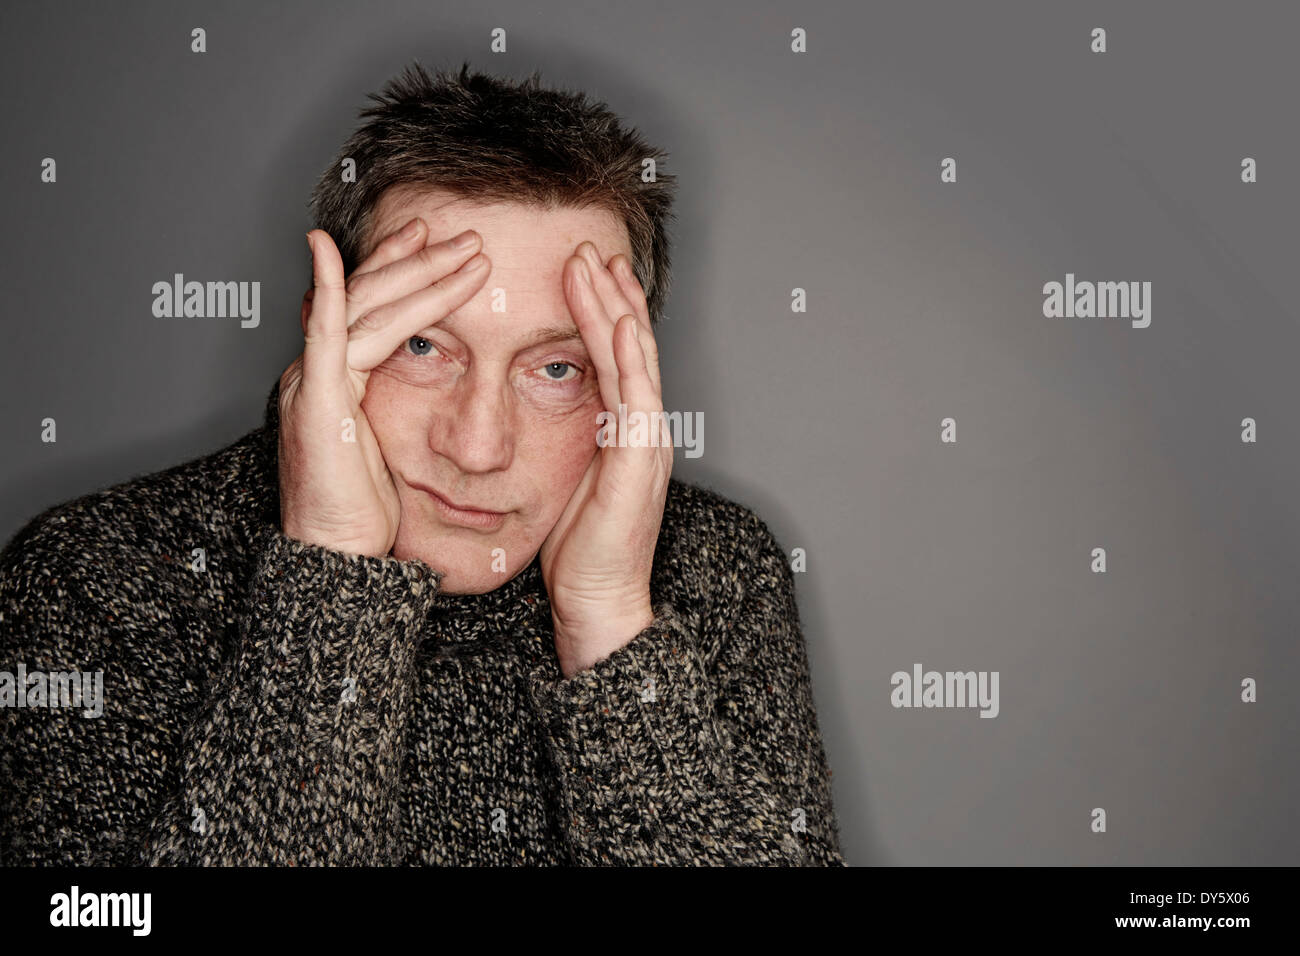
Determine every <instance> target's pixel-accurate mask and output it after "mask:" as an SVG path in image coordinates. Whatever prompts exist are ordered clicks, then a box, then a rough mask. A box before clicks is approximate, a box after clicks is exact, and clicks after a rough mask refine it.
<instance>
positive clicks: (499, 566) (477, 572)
mask: <svg viewBox="0 0 1300 956" xmlns="http://www.w3.org/2000/svg"><path fill="white" fill-rule="evenodd" d="M449 550H451V549H439V548H437V546H436V545H435V546H434V547H433V549H432V550H431V549H429V548H422V549H420V550H419V551H416V550H414V549H407V548H403V547H401V546H400V544H399V545H394V547H393V550H392V551H391V552H390V556H391V557H394V558H397V559H398V560H399V561H414V560H419V561H422V562H424V563H425V564H427V565H428V566H429V567H431V568H433V570H435V571H437V572H438V573H439V574H441V575H442V580H441V581H440V582H439V585H438V590H439V592H440V593H442V594H486V593H487V592H489V591H495V590H496V589H497V588H499V587H501V586H502V585H503V584H505V583H507V582H508V581H511V580H513V579H514V578H515V577H516V576H517V575H518V574H519V572H520V571H522V570H523V569H524V568H526V567H527V566H528V564H529V563H530V562H531V560H532V559H531V558H530V559H529V561H526V562H524V563H523V564H522V565H520V566H519V567H517V568H512V567H508V566H507V565H506V563H505V557H504V555H503V554H501V553H500V549H497V551H498V553H497V554H496V555H493V554H492V553H491V551H487V552H485V554H484V555H483V556H482V557H480V558H478V559H477V560H475V559H474V558H473V557H468V556H464V555H459V554H448V553H447V552H448V551H449Z"/></svg>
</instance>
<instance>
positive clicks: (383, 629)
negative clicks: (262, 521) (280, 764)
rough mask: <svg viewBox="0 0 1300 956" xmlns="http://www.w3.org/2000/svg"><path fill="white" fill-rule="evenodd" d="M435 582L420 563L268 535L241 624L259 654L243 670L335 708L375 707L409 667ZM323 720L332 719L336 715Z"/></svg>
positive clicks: (435, 576)
mask: <svg viewBox="0 0 1300 956" xmlns="http://www.w3.org/2000/svg"><path fill="white" fill-rule="evenodd" d="M441 580H442V575H441V574H440V573H439V572H438V571H435V570H434V569H432V568H431V567H429V566H428V565H427V564H425V563H424V562H422V561H418V560H417V561H400V560H397V559H396V558H388V557H384V558H376V557H368V556H364V555H353V554H346V553H344V552H342V551H334V550H331V549H328V548H324V547H320V546H318V545H313V544H307V543H305V542H302V541H298V540H296V539H294V538H289V537H286V536H285V535H284V534H283V533H282V532H281V531H280V530H279V529H278V528H274V527H272V528H270V529H268V532H267V536H266V537H265V538H264V539H263V548H262V552H261V557H260V559H259V561H258V564H257V567H256V570H255V571H254V573H253V578H252V582H251V585H252V586H251V588H250V594H251V597H250V601H251V604H250V607H249V614H248V615H247V617H246V621H247V625H248V627H249V631H250V633H249V634H248V637H249V638H250V639H251V641H252V644H251V645H250V646H249V650H253V649H254V648H256V647H257V646H258V645H261V646H260V652H258V653H255V655H254V657H253V658H252V659H245V661H244V663H245V664H246V665H248V664H252V665H253V666H255V667H257V668H259V669H261V670H262V673H261V675H260V677H261V679H262V680H268V681H271V682H272V683H278V682H281V681H285V680H289V681H291V682H292V684H296V685H299V686H301V685H302V684H304V683H305V684H306V685H308V686H312V687H313V689H314V690H315V691H316V692H318V693H322V694H325V695H327V696H328V697H329V698H330V699H333V700H335V701H337V700H339V699H347V700H350V699H356V700H358V701H359V702H362V703H364V702H365V700H366V699H367V698H369V699H371V700H375V699H383V698H385V697H386V696H387V694H386V693H385V692H384V691H385V685H386V684H387V683H388V682H389V681H391V680H392V679H394V678H395V677H396V676H397V675H398V674H401V673H403V672H404V671H405V670H406V669H409V667H410V666H411V662H412V661H413V659H414V656H415V643H416V642H415V640H414V638H415V637H416V636H417V635H418V634H419V632H420V630H421V629H422V627H423V626H424V622H425V619H426V618H427V616H428V612H429V610H430V608H431V607H432V606H433V604H434V602H435V601H436V599H437V594H438V585H439V583H440V582H441ZM254 661H260V662H259V663H256V664H254V663H253V662H254ZM244 676H245V678H251V679H254V680H257V679H258V676H259V675H254V674H249V675H244ZM349 679H350V680H349ZM345 682H346V683H345ZM302 703H304V704H305V703H306V702H305V701H303V702H302ZM325 713H326V714H331V715H332V719H338V718H339V711H338V709H337V708H329V709H328V710H327V711H325ZM320 717H321V714H320V713H319V712H317V713H316V715H315V716H314V717H313V719H312V720H310V721H309V724H314V723H315V722H316V721H317V720H319V719H320ZM307 729H308V730H309V731H310V730H312V729H314V728H312V727H310V726H309V727H308V728H307Z"/></svg>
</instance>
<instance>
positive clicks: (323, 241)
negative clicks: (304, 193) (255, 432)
mask: <svg viewBox="0 0 1300 956" xmlns="http://www.w3.org/2000/svg"><path fill="white" fill-rule="evenodd" d="M427 235H428V226H426V224H425V223H424V221H423V220H421V219H419V218H416V219H413V220H411V221H410V222H409V223H407V224H406V225H405V226H404V227H403V228H402V229H400V230H398V231H397V232H395V233H393V234H392V235H390V236H388V237H386V238H385V239H384V240H383V241H382V242H381V243H380V244H379V245H378V246H377V247H376V248H375V251H374V252H373V253H371V255H370V257H369V258H367V259H366V261H365V262H363V263H361V265H359V266H357V268H356V271H354V272H353V273H352V275H351V276H350V277H349V278H348V280H347V282H346V283H345V282H344V280H343V259H342V257H341V256H340V255H339V251H338V249H337V248H336V247H335V245H334V241H333V240H332V239H331V238H330V237H329V235H328V234H327V233H325V232H324V231H323V230H320V229H313V230H312V231H311V232H309V233H308V234H307V242H308V244H309V245H310V246H311V249H312V276H313V288H312V290H311V291H310V292H308V293H307V295H306V296H304V298H303V306H302V329H303V337H304V344H303V351H302V354H301V355H299V356H298V358H297V359H295V360H294V361H293V364H291V365H290V366H289V367H288V368H287V369H285V371H284V374H283V375H281V376H280V445H279V454H280V522H281V529H282V530H283V532H284V534H285V535H286V536H287V537H290V538H295V539H297V540H299V541H304V542H306V543H308V544H315V545H320V546H322V547H325V548H330V549H333V550H336V551H344V552H347V553H349V554H359V555H368V556H371V557H384V556H386V555H387V554H388V552H389V551H390V550H391V549H392V547H393V542H394V541H395V540H396V538H397V526H398V522H399V520H400V518H401V508H400V505H399V502H398V497H397V488H396V486H395V485H394V484H393V479H392V475H391V474H390V473H389V471H388V466H387V465H386V464H385V463H384V458H383V455H382V454H381V453H380V449H379V444H378V443H377V442H376V440H375V436H374V433H373V432H371V430H370V425H369V423H368V422H367V421H366V417H365V414H364V413H363V412H362V410H361V400H362V399H363V398H364V397H365V394H366V382H367V381H368V380H369V377H370V372H371V370H372V369H374V368H375V367H376V366H378V365H380V364H381V363H382V362H384V360H385V359H387V358H388V357H389V356H390V355H392V354H393V352H394V350H396V349H397V348H398V346H400V345H402V344H403V343H404V342H406V341H407V340H408V339H409V338H410V337H411V336H413V335H415V334H416V333H418V332H420V331H421V330H422V329H426V328H428V327H429V326H430V325H431V324H434V323H437V322H440V321H442V320H443V319H445V318H446V317H447V316H448V315H449V314H451V313H452V312H454V311H455V310H456V309H457V308H459V307H460V306H462V305H464V304H465V303H466V302H467V301H469V299H470V298H472V297H473V296H474V294H475V293H476V292H477V291H478V290H479V288H480V287H481V286H482V285H483V283H484V281H485V280H486V279H487V276H488V273H489V271H490V269H489V268H488V260H487V257H486V256H484V255H483V254H482V253H479V254H477V255H476V254H475V253H478V250H479V248H480V246H481V245H482V242H483V239H482V236H480V235H479V234H478V233H477V232H474V231H473V230H466V231H465V232H464V233H462V234H461V235H459V236H457V237H455V238H454V239H450V240H447V241H445V242H444V241H439V242H433V243H431V244H429V245H425V240H426V238H427ZM458 242H459V243H461V244H460V245H457V244H456V243H458Z"/></svg>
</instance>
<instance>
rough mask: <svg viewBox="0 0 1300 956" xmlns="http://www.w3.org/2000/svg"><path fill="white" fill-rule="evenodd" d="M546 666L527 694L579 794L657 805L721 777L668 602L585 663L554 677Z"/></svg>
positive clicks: (705, 694) (681, 627)
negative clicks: (635, 629)
mask: <svg viewBox="0 0 1300 956" xmlns="http://www.w3.org/2000/svg"><path fill="white" fill-rule="evenodd" d="M554 673H555V668H554V666H553V665H549V666H539V667H536V668H534V669H533V670H532V672H531V674H530V677H529V694H530V697H531V700H532V704H533V707H534V709H535V710H536V712H537V713H538V715H539V716H540V717H541V719H542V724H543V726H544V728H545V733H546V737H547V742H548V745H549V747H550V750H551V754H552V757H553V758H554V760H555V763H556V765H557V767H558V769H559V771H560V773H561V774H562V778H561V781H562V783H563V784H564V785H565V786H566V787H567V788H568V789H569V792H570V794H571V795H574V796H575V798H576V799H577V802H583V801H584V800H590V801H591V805H590V806H589V807H588V809H596V808H599V807H603V806H605V805H609V804H616V803H617V802H618V801H619V800H627V799H628V798H629V797H631V798H633V800H634V802H636V803H643V802H646V801H650V802H654V803H658V802H660V801H661V800H663V799H665V798H668V799H670V800H671V799H672V798H673V795H676V796H677V798H680V796H681V795H682V794H684V793H687V792H701V791H711V790H714V789H716V788H718V787H721V786H724V785H725V783H726V781H725V777H726V776H727V775H728V773H727V768H728V767H729V761H728V760H727V749H726V747H725V745H724V743H723V741H722V740H721V738H720V735H719V727H718V722H717V720H716V718H715V717H714V715H713V691H712V688H711V686H710V684H709V680H708V676H707V674H706V672H705V669H704V663H703V660H702V659H701V657H700V655H699V652H698V650H697V649H696V647H695V642H694V640H693V639H692V637H691V634H690V631H689V628H688V627H687V626H686V623H685V622H684V621H683V620H682V618H681V616H680V615H679V614H678V612H677V611H676V609H674V608H673V607H672V605H670V604H667V603H664V604H660V605H658V606H656V607H655V619H654V622H653V623H651V624H650V626H649V627H647V628H646V629H645V630H643V631H642V632H641V633H640V634H638V635H637V636H636V637H634V638H633V639H632V640H631V641H629V642H628V643H627V644H625V645H623V646H622V647H620V648H619V649H618V650H616V651H614V652H613V653H612V654H610V655H609V656H608V657H606V658H604V659H603V660H600V661H598V662H597V663H596V664H595V665H594V666H592V667H591V668H588V669H587V670H584V671H579V672H578V673H577V674H574V675H573V676H572V677H568V678H561V679H559V680H556V679H554V677H553V675H554ZM572 809H575V810H576V809H579V808H578V807H574V808H572Z"/></svg>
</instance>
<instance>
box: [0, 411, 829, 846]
mask: <svg viewBox="0 0 1300 956" xmlns="http://www.w3.org/2000/svg"><path fill="white" fill-rule="evenodd" d="M277 394H278V387H277V388H275V389H272V392H271V395H270V398H269V400H268V403H267V419H266V424H265V426H264V427H262V428H260V429H258V430H256V431H254V432H251V433H249V434H248V435H246V436H245V437H244V438H242V439H240V440H239V441H237V442H236V443H234V444H233V445H231V446H229V447H227V448H225V449H222V450H221V451H219V452H216V453H214V454H212V455H209V456H206V457H203V458H199V459H195V460H193V461H189V462H186V463H185V464H182V465H178V466H176V467H174V468H170V469H168V470H166V471H162V472H159V473H156V474H152V475H147V476H144V477H140V478H137V479H134V480H132V481H129V482H126V483H124V484H121V485H118V486H116V487H113V488H109V489H107V490H103V491H99V492H97V493H95V494H91V495H87V496H85V497H82V498H79V499H77V500H75V501H71V502H68V503H66V504H63V505H60V506H58V507H56V508H52V509H50V510H48V511H46V512H45V513H43V514H41V515H40V516H38V517H37V518H35V519H33V520H32V521H31V522H30V523H28V524H27V526H26V527H25V528H23V529H22V530H21V531H20V532H19V533H18V534H17V535H16V536H15V537H14V538H13V539H12V540H11V541H10V543H9V544H8V546H7V547H6V548H5V550H4V552H3V554H0V671H8V672H11V673H12V672H14V671H15V668H16V666H17V664H18V663H20V662H21V663H23V664H25V666H26V668H27V670H28V671H29V672H31V671H34V670H43V671H46V672H52V671H71V670H80V671H95V670H102V671H103V672H104V688H103V706H104V712H103V716H101V717H98V718H94V717H85V716H83V715H82V714H81V713H80V712H79V711H77V710H74V709H66V708H65V709H54V708H45V709H41V708H24V709H17V708H9V707H4V708H0V863H4V864H10V865H12V864H74V865H77V864H109V865H122V864H133V863H143V864H163V865H168V864H203V865H210V864H221V865H232V864H253V865H257V864H288V865H299V866H302V865H311V864H326V865H392V864H440V865H511V864H525V865H541V864H561V865H564V864H631V865H651V864H658V865H668V864H706V865H726V864H781V865H843V860H842V858H841V856H840V849H839V836H838V830H837V826H836V821H835V816H834V811H833V808H832V802H831V791H830V771H829V769H828V768H827V764H826V758H825V753H824V750H823V746H822V740H821V735H820V732H819V729H818V724H817V717H816V713H815V711H814V707H813V697H812V689H811V685H810V682H809V675H808V664H807V657H806V649H805V644H804V639H803V636H802V634H801V632H800V627H799V620H798V611H797V609H796V606H795V602H794V587H793V577H792V574H791V571H790V568H789V565H788V563H787V559H786V557H785V554H784V552H783V551H782V550H781V548H780V547H779V546H778V545H777V543H776V542H775V540H774V539H773V537H772V535H771V533H770V531H769V530H768V528H767V526H766V525H765V524H764V523H763V522H762V521H761V520H760V519H758V518H757V517H756V516H755V515H754V514H753V513H752V512H750V511H749V510H747V509H745V508H743V507H741V506H740V505H738V504H735V503H732V502H729V501H727V500H726V499H724V498H721V497H719V496H718V495H716V494H714V493H712V492H710V491H707V490H704V489H701V488H697V487H694V486H691V485H688V484H685V483H683V482H680V481H677V480H676V479H674V480H673V481H672V483H671V487H670V489H669V493H668V500H667V506H666V509H665V513H664V521H663V526H662V531H661V533H660V538H659V543H658V548H657V550H656V553H655V563H654V576H653V580H652V584H651V597H652V599H653V602H654V606H655V613H656V620H655V623H654V624H653V625H651V626H650V627H649V628H647V629H646V630H645V631H643V632H642V633H641V634H639V635H638V636H637V637H636V638H634V639H633V640H632V641H631V642H630V643H629V644H627V645H626V646H624V647H622V648H620V649H619V650H618V651H616V652H615V653H613V654H612V655H610V656H609V657H608V658H606V659H604V660H602V661H600V662H599V663H597V664H596V666H595V667H593V668H591V669H589V670H587V671H583V672H580V673H578V674H576V675H574V676H573V677H571V678H569V679H567V680H566V679H564V678H563V676H562V675H561V673H560V670H559V664H558V662H557V660H556V655H555V648H554V644H553V635H552V632H551V620H550V610H549V605H548V602H547V596H546V588H545V586H544V583H543V580H542V575H541V569H540V565H539V563H538V561H537V560H536V559H534V561H533V563H532V564H531V565H530V566H529V567H528V568H526V569H525V570H523V571H522V572H520V573H519V574H518V575H517V576H516V577H515V578H514V579H512V580H510V581H508V582H507V583H505V584H504V585H502V586H501V587H500V588H498V589H496V590H495V591H492V592H490V593H488V594H481V595H444V594H440V593H439V590H438V584H439V581H440V578H441V576H440V575H439V574H438V572H436V571H434V570H432V569H431V568H430V567H429V566H427V565H426V564H424V563H423V562H421V561H398V560H396V559H393V558H368V557H357V556H349V555H345V554H343V553H341V552H336V551H331V550H327V549H324V548H319V547H315V546H312V545H307V544H304V543H302V542H298V541H294V540H291V539H289V538H286V537H285V536H284V535H283V534H281V533H280V530H279V500H278V490H277V488H278V485H277V475H276V429H277V427H278V414H277ZM196 548H202V549H203V550H204V551H205V553H206V569H205V570H194V565H193V564H192V558H191V555H192V552H193V549H196ZM353 682H354V683H353ZM352 688H354V689H355V693H352V692H351V689H352Z"/></svg>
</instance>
